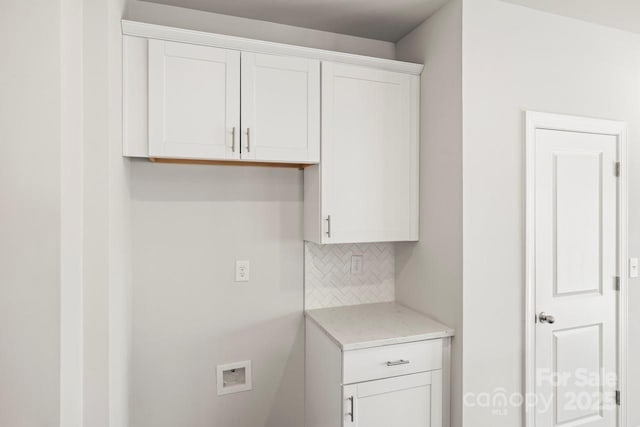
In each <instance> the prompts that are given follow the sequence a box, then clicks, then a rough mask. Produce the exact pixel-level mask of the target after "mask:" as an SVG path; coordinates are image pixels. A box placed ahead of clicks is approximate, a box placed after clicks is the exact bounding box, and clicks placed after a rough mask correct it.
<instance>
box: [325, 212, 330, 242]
mask: <svg viewBox="0 0 640 427" xmlns="http://www.w3.org/2000/svg"><path fill="white" fill-rule="evenodd" d="M325 221H327V237H331V215H327V219H325Z"/></svg>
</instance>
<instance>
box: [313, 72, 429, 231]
mask: <svg viewBox="0 0 640 427" xmlns="http://www.w3.org/2000/svg"><path fill="white" fill-rule="evenodd" d="M417 88H418V77H417V76H410V75H406V74H401V73H394V72H389V71H383V70H376V69H371V68H364V67H357V66H351V65H344V64H335V63H327V62H324V63H323V64H322V163H321V180H322V185H321V187H322V202H321V204H322V207H321V208H322V213H323V220H324V221H323V224H324V227H325V228H324V232H323V233H322V236H323V243H349V242H382V241H407V240H417V238H418V125H417V114H418V90H417Z"/></svg>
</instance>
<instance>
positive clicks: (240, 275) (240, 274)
mask: <svg viewBox="0 0 640 427" xmlns="http://www.w3.org/2000/svg"><path fill="white" fill-rule="evenodd" d="M249 273H250V266H249V261H247V260H239V261H236V282H248V281H249Z"/></svg>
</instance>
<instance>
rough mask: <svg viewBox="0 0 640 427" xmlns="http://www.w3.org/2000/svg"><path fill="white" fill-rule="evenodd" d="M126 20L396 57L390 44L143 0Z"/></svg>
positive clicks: (131, 5) (133, 0)
mask: <svg viewBox="0 0 640 427" xmlns="http://www.w3.org/2000/svg"><path fill="white" fill-rule="evenodd" d="M126 18H127V19H131V20H133V21H142V22H149V23H152V24H159V25H168V26H173V27H179V28H188V29H190V30H200V31H209V32H212V33H218V34H227V35H231V36H238V37H248V38H254V39H259V40H266V41H271V42H277V43H289V44H294V45H298V46H306V47H313V48H318V49H328V50H336V51H340V52H348V53H356V54H360V55H369V56H375V57H380V58H389V59H393V57H394V55H395V45H394V44H393V43H391V42H384V41H380V40H371V39H365V38H362V37H355V36H349V35H345V34H335V33H330V32H326V31H319V30H311V29H307V28H301V27H294V26H291V25H284V24H276V23H272V22H265V21H258V20H255V19H247V18H239V17H235V16H228V15H220V14H216V13H209V12H202V11H197V10H192V9H185V8H180V7H175V6H167V5H162V4H157V3H149V2H145V1H140V0H129V1H128V4H127V13H126Z"/></svg>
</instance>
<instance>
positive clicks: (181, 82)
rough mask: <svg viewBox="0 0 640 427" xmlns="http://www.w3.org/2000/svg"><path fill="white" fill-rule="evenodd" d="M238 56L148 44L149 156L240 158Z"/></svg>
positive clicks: (199, 48) (180, 45)
mask: <svg viewBox="0 0 640 427" xmlns="http://www.w3.org/2000/svg"><path fill="white" fill-rule="evenodd" d="M239 137H240V52H238V51H234V50H227V49H218V48H214V47H208V46H198V45H192V44H186V43H174V42H168V41H162V40H154V39H151V40H149V157H169V158H191V159H207V160H225V159H239V158H240V146H239Z"/></svg>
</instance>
